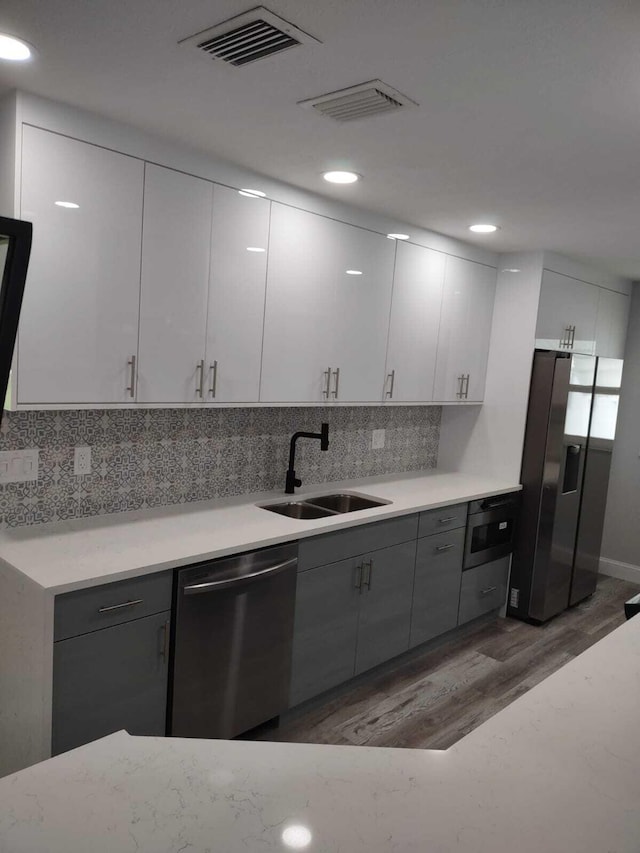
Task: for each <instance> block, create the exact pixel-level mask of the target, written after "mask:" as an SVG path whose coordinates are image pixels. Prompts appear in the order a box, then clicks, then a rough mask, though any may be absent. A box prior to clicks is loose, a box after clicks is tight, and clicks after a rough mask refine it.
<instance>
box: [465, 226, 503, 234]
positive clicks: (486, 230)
mask: <svg viewBox="0 0 640 853" xmlns="http://www.w3.org/2000/svg"><path fill="white" fill-rule="evenodd" d="M497 230H498V226H497V225H487V224H483V223H480V224H478V225H470V226H469V231H475V232H476V234H493V232H494V231H497Z"/></svg>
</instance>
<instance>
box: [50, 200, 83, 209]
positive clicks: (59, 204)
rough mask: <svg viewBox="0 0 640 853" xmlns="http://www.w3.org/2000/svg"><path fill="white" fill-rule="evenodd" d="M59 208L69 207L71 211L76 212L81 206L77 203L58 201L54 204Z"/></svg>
mask: <svg viewBox="0 0 640 853" xmlns="http://www.w3.org/2000/svg"><path fill="white" fill-rule="evenodd" d="M54 204H55V205H57V207H68V208H69V209H70V210H76V209H77V208H78V207H80V205H79V204H76V203H75V201H56V202H54Z"/></svg>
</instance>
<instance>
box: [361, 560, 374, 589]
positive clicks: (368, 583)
mask: <svg viewBox="0 0 640 853" xmlns="http://www.w3.org/2000/svg"><path fill="white" fill-rule="evenodd" d="M362 567H363V568H364V569H367V574H366V576H365V579H364V580H363V581H362V586H366V588H367V589H368V590H370V589H371V578H372V577H373V560H367V561H366V562H364V563H363V564H362Z"/></svg>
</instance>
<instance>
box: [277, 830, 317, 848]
mask: <svg viewBox="0 0 640 853" xmlns="http://www.w3.org/2000/svg"><path fill="white" fill-rule="evenodd" d="M282 840H283V841H284V843H285V844H286V845H287V847H292V848H293V849H294V850H303V849H304V848H305V847H308V846H309V845H310V844H311V832H310V831H309V830H308V829H307V827H306V826H302V824H294V825H293V826H288V827H287V828H286V829H284V830H283V831H282Z"/></svg>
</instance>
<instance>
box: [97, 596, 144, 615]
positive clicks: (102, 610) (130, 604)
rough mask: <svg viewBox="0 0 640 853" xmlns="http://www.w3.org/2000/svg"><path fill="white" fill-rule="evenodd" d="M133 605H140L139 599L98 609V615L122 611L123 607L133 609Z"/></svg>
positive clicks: (140, 600)
mask: <svg viewBox="0 0 640 853" xmlns="http://www.w3.org/2000/svg"><path fill="white" fill-rule="evenodd" d="M135 604H142V599H141V598H136V600H135V601H123V602H122V604H111V605H110V606H109V607H100V608H98V613H110V612H111V611H112V610H122V608H123V607H133V606H134V605H135Z"/></svg>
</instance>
